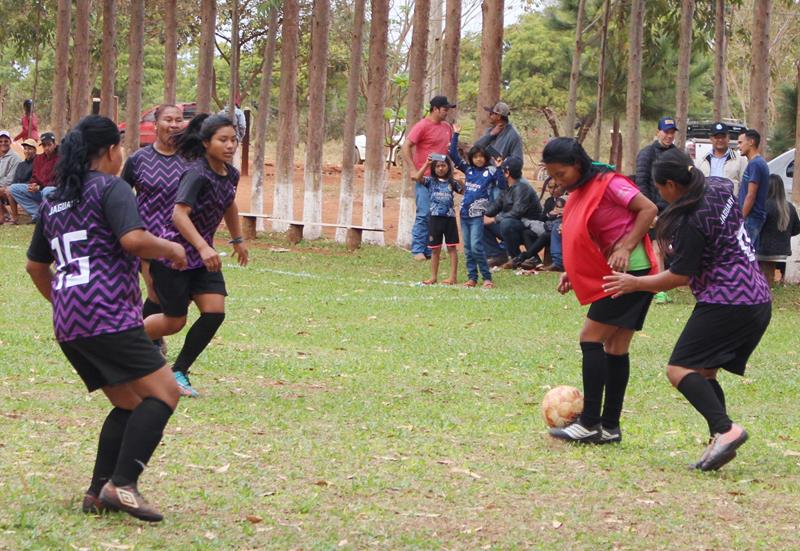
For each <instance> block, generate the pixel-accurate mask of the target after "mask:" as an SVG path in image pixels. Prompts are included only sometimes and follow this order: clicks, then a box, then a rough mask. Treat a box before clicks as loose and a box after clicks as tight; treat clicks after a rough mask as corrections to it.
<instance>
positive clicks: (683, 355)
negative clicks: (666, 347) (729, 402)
mask: <svg viewBox="0 0 800 551" xmlns="http://www.w3.org/2000/svg"><path fill="white" fill-rule="evenodd" d="M771 317H772V304H771V303H769V302H767V303H766V304H755V305H749V304H742V305H739V304H708V303H702V302H698V303H697V305H695V307H694V310H693V311H692V315H691V316H689V320H688V321H687V322H686V327H684V328H683V332H682V333H681V336H680V337H678V342H677V343H675V348H674V349H673V350H672V355H671V356H670V358H669V364H670V365H677V366H679V367H685V368H687V369H704V368H705V369H716V368H722V369H724V370H725V371H730V372H731V373H735V374H737V375H743V374H744V369H745V367H746V366H747V360H748V359H749V358H750V354H752V353H753V350H755V349H756V346H758V343H759V341H760V340H761V337H762V335H764V332H765V331H766V330H767V326H768V325H769V320H770V318H771Z"/></svg>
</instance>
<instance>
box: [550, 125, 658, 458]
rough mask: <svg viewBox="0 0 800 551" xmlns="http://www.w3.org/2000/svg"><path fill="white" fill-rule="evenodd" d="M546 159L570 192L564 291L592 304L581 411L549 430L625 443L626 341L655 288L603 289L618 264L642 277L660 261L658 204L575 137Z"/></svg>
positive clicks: (553, 146)
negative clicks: (614, 294)
mask: <svg viewBox="0 0 800 551" xmlns="http://www.w3.org/2000/svg"><path fill="white" fill-rule="evenodd" d="M542 160H543V162H544V164H545V167H546V168H547V172H548V173H549V174H550V176H551V177H552V178H553V179H554V180H555V181H556V183H557V184H558V185H559V186H560V187H561V189H562V190H563V191H564V192H568V193H569V200H568V201H567V203H566V207H565V209H564V217H563V225H562V239H563V257H564V258H563V260H564V268H565V272H564V273H563V274H562V275H561V280H560V281H559V284H558V290H559V292H560V293H562V294H563V293H566V292H568V291H569V290H570V289H572V290H574V291H575V295H576V296H577V297H578V300H579V301H580V303H581V304H591V306H590V307H589V311H588V312H587V314H586V321H585V323H584V325H583V329H582V330H581V334H580V345H581V351H582V353H583V362H582V363H583V365H582V371H583V394H584V409H583V413H582V414H581V416H580V418H579V419H578V420H577V421H575V422H574V423H572V424H571V425H569V426H567V427H564V428H563V429H551V430H550V434H551V435H552V436H554V437H556V438H560V439H562V440H568V441H571V442H582V443H611V442H620V441H621V440H622V432H621V431H620V428H619V419H620V414H621V412H622V403H623V400H624V398H625V389H626V387H627V386H628V377H629V374H630V358H629V356H628V348H629V347H630V343H631V339H632V338H633V334H634V332H636V331H639V330H640V329H641V328H642V326H643V325H644V319H645V316H646V315H647V310H648V308H649V307H650V302H651V300H652V298H653V295H652V293H648V292H640V293H633V294H631V295H628V296H626V297H625V298H624V299H622V300H620V299H612V298H611V297H610V294H609V293H608V292H606V291H604V290H603V288H602V286H603V283H604V281H603V276H606V275H610V274H611V271H612V270H616V271H618V272H629V273H630V274H632V276H633V277H638V276H643V275H645V274H648V273H650V272H651V271H652V270H653V269H654V268H655V267H656V266H657V262H656V259H655V256H654V254H653V248H652V246H651V243H650V238H649V237H648V236H647V230H648V229H649V228H650V225H651V224H652V222H653V220H654V219H655V217H656V213H657V209H656V206H655V205H654V204H653V203H652V202H651V201H650V200H649V199H647V197H645V196H644V195H642V194H641V193H639V190H638V189H637V188H636V186H635V185H634V184H633V182H631V181H630V180H628V179H627V178H625V177H624V176H621V175H619V174H617V173H615V172H612V171H610V170H609V169H607V168H604V167H601V166H598V165H595V164H593V163H592V160H591V159H590V158H589V155H588V154H587V153H586V151H584V149H583V147H581V145H580V144H579V143H578V142H577V141H575V140H573V139H571V138H556V139H554V140H551V141H550V142H549V143H548V144H547V145H546V146H545V148H544V152H543V153H542ZM604 391H605V399H604ZM601 406H602V412H601Z"/></svg>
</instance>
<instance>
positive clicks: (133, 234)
mask: <svg viewBox="0 0 800 551" xmlns="http://www.w3.org/2000/svg"><path fill="white" fill-rule="evenodd" d="M119 244H120V245H122V248H123V249H125V250H126V251H128V252H129V253H131V254H132V255H135V256H138V257H139V258H148V259H149V258H166V259H167V260H169V261H170V263H171V264H172V267H173V268H175V269H176V270H181V269H183V268H185V267H186V251H185V250H184V248H183V246H182V245H180V244H179V243H173V242H172V241H167V240H166V239H161V238H160V237H156V236H155V235H153V234H152V233H150V232H149V231H146V230H143V229H136V230H131V231H129V232H127V233H126V234H125V235H123V236H122V237H120V239H119Z"/></svg>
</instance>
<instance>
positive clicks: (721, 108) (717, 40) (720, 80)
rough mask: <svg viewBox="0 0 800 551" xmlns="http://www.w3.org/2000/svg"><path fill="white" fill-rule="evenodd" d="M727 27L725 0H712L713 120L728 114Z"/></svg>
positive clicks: (720, 118)
mask: <svg viewBox="0 0 800 551" xmlns="http://www.w3.org/2000/svg"><path fill="white" fill-rule="evenodd" d="M727 59H728V29H727V26H726V24H725V0H714V120H715V121H718V120H722V118H723V117H727V116H728V115H730V107H729V105H728V73H727Z"/></svg>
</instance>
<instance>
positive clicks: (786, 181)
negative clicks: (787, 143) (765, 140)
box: [767, 148, 794, 197]
mask: <svg viewBox="0 0 800 551" xmlns="http://www.w3.org/2000/svg"><path fill="white" fill-rule="evenodd" d="M767 166H768V167H769V173H770V174H777V175H778V176H780V177H781V180H783V188H784V189H785V190H786V196H787V197H791V196H792V178H793V176H794V148H792V149H790V150H789V151H785V152H783V153H781V154H780V155H778V156H777V157H775V158H774V159H772V160H771V161H770V162H768V163H767Z"/></svg>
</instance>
